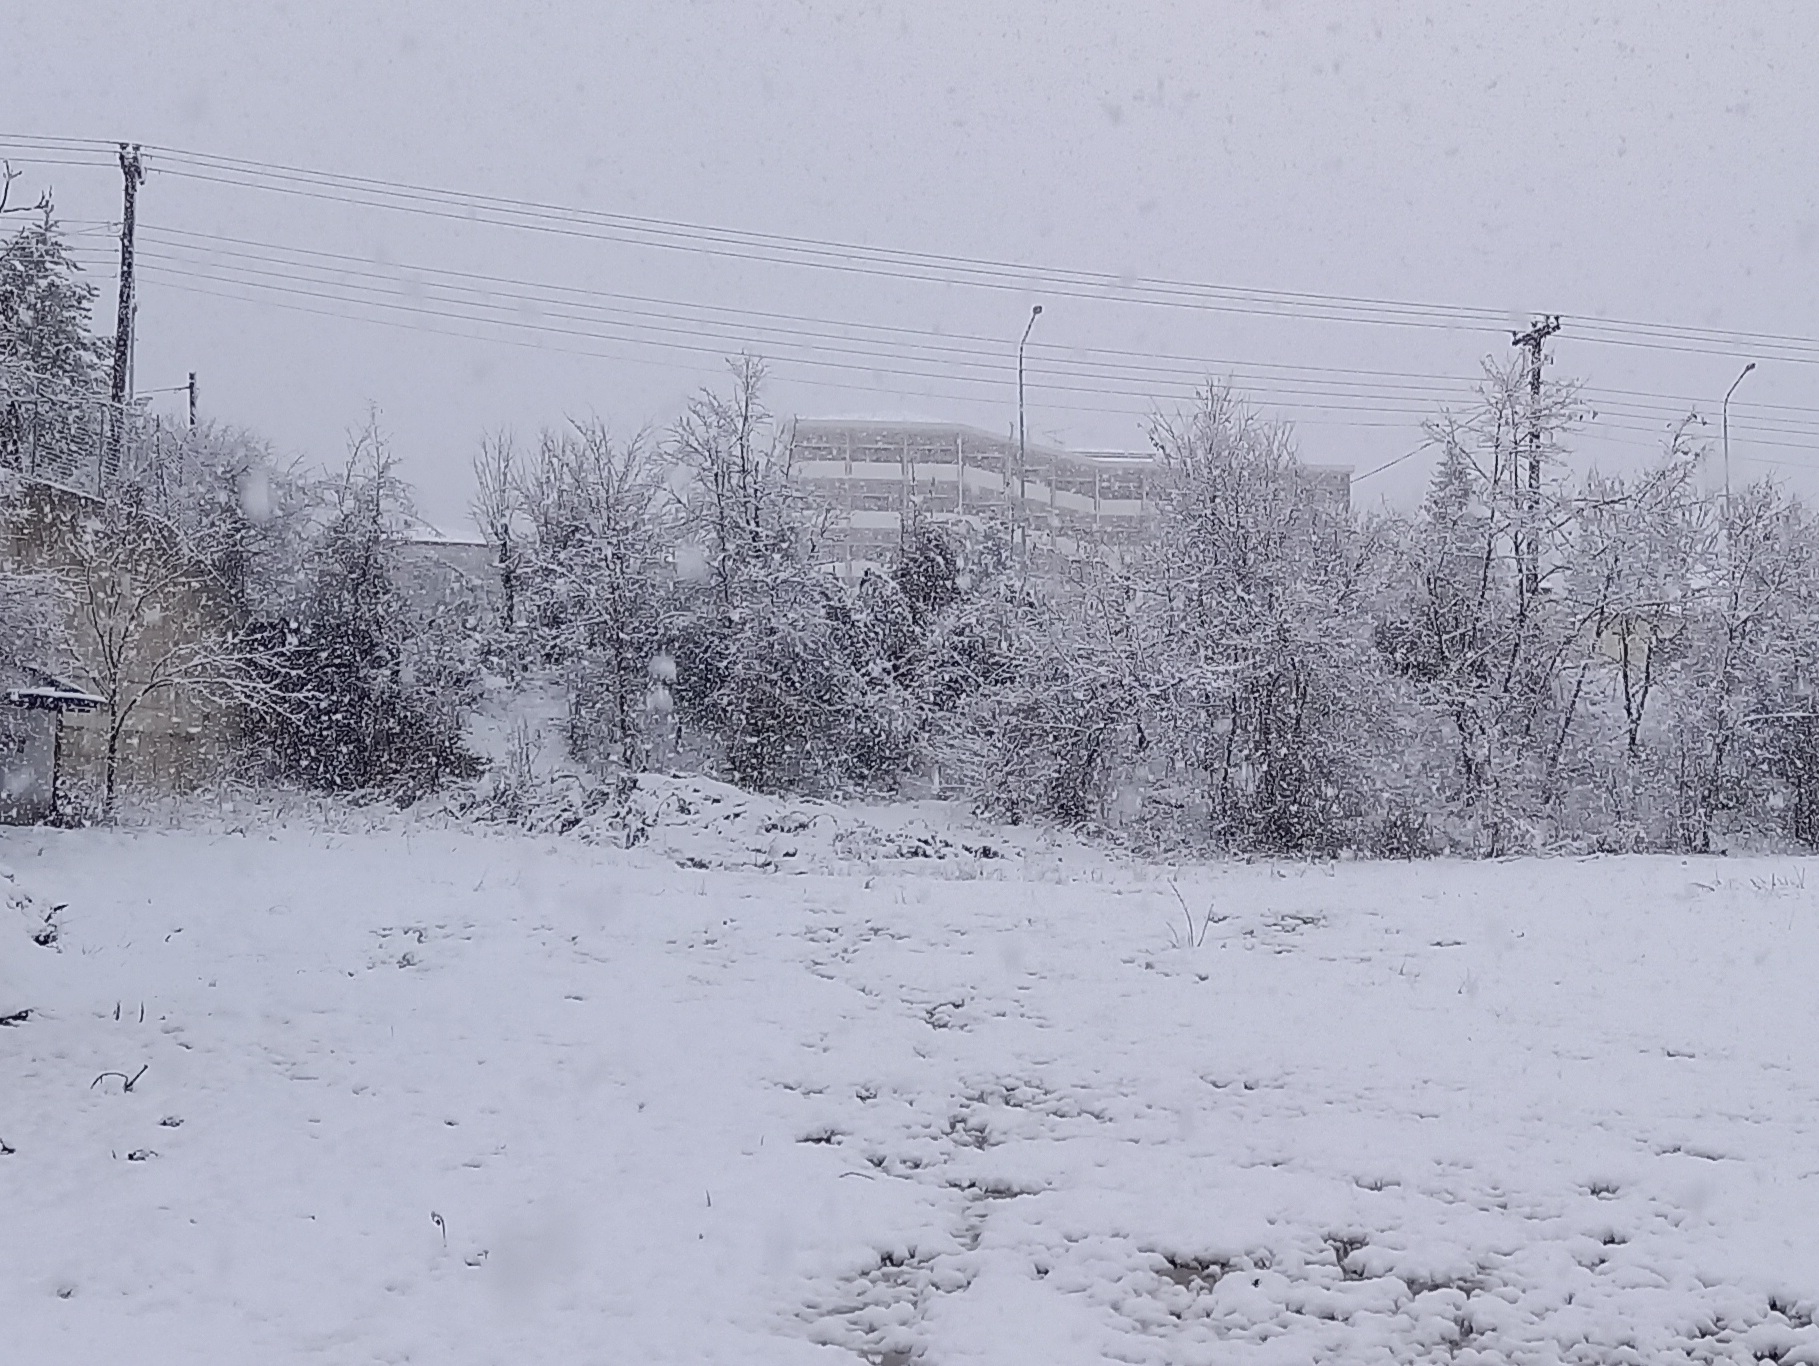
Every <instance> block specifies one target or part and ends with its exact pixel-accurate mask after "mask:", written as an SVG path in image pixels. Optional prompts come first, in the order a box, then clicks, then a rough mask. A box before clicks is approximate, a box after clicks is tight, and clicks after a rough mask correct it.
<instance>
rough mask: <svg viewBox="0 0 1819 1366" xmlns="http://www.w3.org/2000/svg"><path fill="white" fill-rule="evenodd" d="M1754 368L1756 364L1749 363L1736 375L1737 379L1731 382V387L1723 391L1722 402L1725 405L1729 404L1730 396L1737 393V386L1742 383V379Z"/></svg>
mask: <svg viewBox="0 0 1819 1366" xmlns="http://www.w3.org/2000/svg"><path fill="white" fill-rule="evenodd" d="M1755 368H1756V362H1755V361H1751V362H1750V363H1749V364H1748V365H1746V366H1744V367H1743V370H1742V372H1741V373H1740V374H1738V376H1737V378H1736V379H1734V380H1732V381H1731V387H1730V388H1728V389H1726V390H1725V391H1724V401H1725V402H1726V403H1729V402H1730V401H1731V395H1732V394H1734V393H1736V392H1737V386H1738V385H1739V384H1741V383H1743V377H1744V376H1745V375H1747V374H1749V372H1750V371H1752V370H1754V369H1755Z"/></svg>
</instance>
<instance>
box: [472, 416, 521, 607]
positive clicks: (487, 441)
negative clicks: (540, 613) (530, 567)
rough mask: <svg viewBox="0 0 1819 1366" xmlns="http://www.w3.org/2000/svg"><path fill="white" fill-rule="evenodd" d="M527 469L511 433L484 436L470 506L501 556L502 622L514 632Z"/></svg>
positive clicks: (475, 465)
mask: <svg viewBox="0 0 1819 1366" xmlns="http://www.w3.org/2000/svg"><path fill="white" fill-rule="evenodd" d="M522 484H523V471H522V469H521V468H520V462H519V459H518V450H517V447H516V445H515V444H514V442H513V441H512V437H511V434H510V433H509V432H503V431H501V432H495V433H494V434H493V435H491V436H488V437H484V438H482V440H481V442H480V449H479V451H478V452H477V453H476V454H475V456H474V499H473V502H472V503H471V504H470V505H469V506H470V508H471V510H472V512H473V515H474V521H475V523H476V524H477V525H478V526H479V528H480V534H481V535H482V536H484V537H486V541H487V544H488V545H490V546H491V547H492V548H493V554H494V555H495V556H497V557H498V559H497V562H498V567H499V592H500V603H499V625H500V627H501V629H503V630H505V631H507V632H510V631H511V629H512V627H513V626H515V625H516V624H517V621H518V579H519V573H520V569H521V564H520V561H521V560H522V558H523V555H524V547H523V545H522V544H521V540H522V537H521V528H520V524H521V521H522V514H523V511H524V509H523V502H524V495H523V489H522Z"/></svg>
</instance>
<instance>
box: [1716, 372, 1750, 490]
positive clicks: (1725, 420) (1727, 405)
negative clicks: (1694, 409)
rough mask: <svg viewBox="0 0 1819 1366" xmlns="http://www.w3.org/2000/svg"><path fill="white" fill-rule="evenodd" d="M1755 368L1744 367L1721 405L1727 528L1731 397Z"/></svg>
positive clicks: (1727, 390) (1733, 381) (1729, 487)
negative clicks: (1745, 376)
mask: <svg viewBox="0 0 1819 1366" xmlns="http://www.w3.org/2000/svg"><path fill="white" fill-rule="evenodd" d="M1755 368H1756V362H1755V361H1751V362H1750V363H1749V364H1748V365H1746V366H1744V367H1743V372H1742V374H1739V375H1738V376H1737V378H1736V379H1734V380H1732V381H1731V387H1730V388H1728V389H1726V390H1725V391H1724V402H1723V404H1722V405H1720V409H1721V421H1720V424H1719V425H1720V426H1721V427H1722V428H1723V431H1724V521H1725V525H1727V526H1728V525H1729V524H1730V520H1731V395H1732V394H1734V393H1736V392H1737V386H1738V385H1739V384H1741V383H1743V376H1744V375H1747V374H1749V372H1750V371H1752V370H1754V369H1755Z"/></svg>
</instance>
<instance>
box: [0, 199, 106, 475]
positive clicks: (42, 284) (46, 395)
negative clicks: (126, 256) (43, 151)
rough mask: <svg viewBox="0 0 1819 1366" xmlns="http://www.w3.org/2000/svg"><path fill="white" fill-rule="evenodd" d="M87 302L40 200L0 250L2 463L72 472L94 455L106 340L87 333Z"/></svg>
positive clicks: (89, 289) (89, 297)
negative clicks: (33, 214) (35, 212)
mask: <svg viewBox="0 0 1819 1366" xmlns="http://www.w3.org/2000/svg"><path fill="white" fill-rule="evenodd" d="M9 181H10V174H9ZM94 301H95V287H94V286H93V285H91V284H90V283H88V281H86V280H84V279H83V278H82V276H81V267H80V266H79V265H78V264H77V263H76V261H75V258H74V257H72V256H71V255H70V253H69V248H68V247H67V245H66V244H65V242H64V240H63V235H62V233H61V232H60V231H59V229H58V227H57V221H56V219H55V217H54V216H53V215H52V212H51V208H50V205H49V203H48V201H41V204H40V206H39V212H38V215H37V217H36V219H35V220H34V221H29V222H27V223H26V224H25V225H24V226H23V227H21V228H20V229H19V230H18V231H17V232H15V233H14V234H13V235H12V236H11V237H10V238H8V239H7V240H6V242H5V243H4V244H3V245H0V463H5V464H7V465H10V466H12V467H13V468H15V469H24V468H26V467H27V466H31V467H33V468H43V469H46V470H78V469H81V468H83V467H84V466H85V464H86V463H87V462H88V461H89V460H90V459H92V458H93V457H94V456H95V454H96V452H97V451H98V450H99V444H98V443H99V441H100V436H101V427H100V421H101V413H102V408H101V407H100V406H99V405H100V402H101V400H102V399H103V398H104V397H105V393H106V385H105V369H104V362H105V358H106V354H107V343H106V342H104V341H103V340H102V339H101V338H99V337H97V336H95V335H94V333H93V332H92V331H91V330H90V314H91V311H92V309H93V306H94Z"/></svg>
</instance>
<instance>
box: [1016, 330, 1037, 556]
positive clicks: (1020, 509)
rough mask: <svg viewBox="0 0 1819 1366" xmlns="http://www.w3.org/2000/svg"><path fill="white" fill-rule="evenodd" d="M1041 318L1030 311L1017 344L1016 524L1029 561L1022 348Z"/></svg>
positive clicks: (1027, 342)
mask: <svg viewBox="0 0 1819 1366" xmlns="http://www.w3.org/2000/svg"><path fill="white" fill-rule="evenodd" d="M1041 316H1042V305H1041V304H1037V305H1036V306H1035V307H1034V308H1032V309H1030V320H1029V321H1028V322H1027V323H1025V324H1024V325H1023V340H1021V341H1019V342H1018V343H1017V524H1018V528H1019V530H1020V533H1021V535H1020V539H1021V540H1022V542H1023V558H1024V560H1025V561H1026V562H1027V561H1028V559H1029V503H1028V501H1027V500H1028V496H1029V487H1028V484H1029V476H1028V473H1027V470H1028V465H1027V463H1026V460H1027V456H1028V445H1027V440H1026V438H1025V435H1024V425H1023V348H1024V347H1025V346H1027V345H1029V339H1030V329H1031V328H1032V327H1034V326H1035V325H1036V319H1038V318H1040V317H1041Z"/></svg>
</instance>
